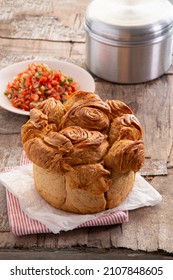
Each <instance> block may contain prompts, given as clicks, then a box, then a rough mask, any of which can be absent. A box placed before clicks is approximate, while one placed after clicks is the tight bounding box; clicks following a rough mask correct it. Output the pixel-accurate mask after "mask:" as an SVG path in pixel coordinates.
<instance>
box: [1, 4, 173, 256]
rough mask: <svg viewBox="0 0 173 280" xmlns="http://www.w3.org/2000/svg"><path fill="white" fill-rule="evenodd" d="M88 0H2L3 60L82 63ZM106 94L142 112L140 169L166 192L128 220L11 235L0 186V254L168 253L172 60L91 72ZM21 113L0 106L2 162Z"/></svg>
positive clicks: (9, 158) (15, 149) (16, 135)
mask: <svg viewBox="0 0 173 280" xmlns="http://www.w3.org/2000/svg"><path fill="white" fill-rule="evenodd" d="M89 2H90V0H83V1H79V0H68V1H67V0H37V1H34V0H17V1H14V0H3V1H2V0H1V1H0V4H1V9H0V68H1V69H2V68H3V67H6V66H8V65H10V64H12V63H15V62H18V61H23V60H27V59H34V58H50V59H60V60H65V61H69V62H73V63H75V64H77V65H79V66H81V67H83V68H86V66H85V33H84V29H83V19H84V13H85V9H86V7H87V5H88V4H89ZM94 79H95V83H96V93H98V94H99V95H100V96H101V97H102V98H103V99H106V98H108V99H120V100H122V101H124V102H125V103H126V104H128V105H129V106H130V107H131V108H132V109H133V110H134V113H135V114H136V116H137V117H138V118H139V120H140V122H141V124H142V127H143V131H144V141H145V153H146V154H145V156H146V163H145V168H144V170H143V175H145V178H146V179H147V180H149V182H150V183H151V184H152V186H153V187H154V188H155V189H156V190H158V191H159V192H160V194H161V195H162V196H163V201H162V202H161V203H160V204H158V205H157V206H155V207H145V208H141V209H138V210H134V211H130V213H129V215H130V220H129V222H128V223H124V224H122V225H114V226H104V227H93V228H80V229H75V230H72V231H69V232H61V233H60V234H57V235H54V234H37V235H28V236H21V237H15V236H14V235H13V234H12V233H10V230H9V223H8V217H7V207H6V196H5V189H4V187H3V186H2V185H1V186H0V258H1V259H13V258H16V259H33V258H34V259H44V258H45V259H46V258H49V259H77V258H80V259H123V258H125V259H135V258H138V259H147V258H153V259H173V234H172V233H173V199H172V197H173V183H172V182H173V67H172V66H171V68H170V69H169V71H168V72H167V73H166V74H165V75H163V76H162V77H160V78H159V79H156V80H154V81H151V82H147V83H143V84H138V85H118V84H113V83H109V82H106V81H103V80H101V79H99V78H97V77H94ZM26 120H27V117H26V116H21V115H16V114H13V113H11V112H8V111H5V110H4V109H1V110H0V158H1V161H0V170H3V168H4V167H6V166H14V165H18V164H19V161H20V156H21V152H22V144H21V137H20V129H21V125H22V124H23V123H25V122H26Z"/></svg>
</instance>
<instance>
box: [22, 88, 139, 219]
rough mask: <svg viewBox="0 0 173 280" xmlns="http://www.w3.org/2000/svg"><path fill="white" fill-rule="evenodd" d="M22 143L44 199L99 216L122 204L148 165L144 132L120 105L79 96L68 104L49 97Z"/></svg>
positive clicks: (33, 115)
mask: <svg viewBox="0 0 173 280" xmlns="http://www.w3.org/2000/svg"><path fill="white" fill-rule="evenodd" d="M21 133H22V142H23V147H24V150H25V152H26V154H27V156H28V158H29V159H30V160H31V161H32V162H33V175H34V181H35V185H36V188H37V190H38V192H39V193H40V195H41V196H42V197H43V198H44V199H45V200H46V201H47V202H48V203H49V204H50V205H52V206H53V207H56V208H58V209H62V210H64V211H68V212H73V213H81V214H86V213H96V212H101V211H103V210H105V209H108V208H113V207H115V206H117V205H119V204H120V203H121V202H122V201H124V200H125V198H126V197H127V196H128V194H129V193H130V191H131V190H132V188H133V185H134V180H135V173H136V172H137V171H138V170H139V169H140V168H141V166H142V164H143V162H144V143H143V141H142V129H141V125H140V123H139V121H138V120H137V118H136V117H135V116H134V114H133V112H132V110H131V109H130V108H129V107H128V106H127V105H126V104H124V103H123V102H121V101H119V100H107V101H103V100H101V98H100V97H99V96H98V95H96V94H95V93H92V92H84V91H78V92H75V93H74V94H73V95H72V96H71V97H70V98H69V99H68V101H67V102H66V104H65V105H63V104H62V103H61V102H60V101H57V100H55V99H53V98H49V99H47V100H45V101H43V102H42V103H40V104H39V105H38V107H37V108H34V109H32V110H31V112H30V119H29V120H28V121H27V123H26V124H24V125H23V126H22V131H21Z"/></svg>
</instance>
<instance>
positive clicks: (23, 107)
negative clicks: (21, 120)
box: [20, 103, 30, 111]
mask: <svg viewBox="0 0 173 280" xmlns="http://www.w3.org/2000/svg"><path fill="white" fill-rule="evenodd" d="M20 107H21V109H22V110H25V111H28V110H29V109H30V108H29V105H27V104H26V103H22V104H21V106H20Z"/></svg>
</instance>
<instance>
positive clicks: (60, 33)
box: [0, 0, 90, 42]
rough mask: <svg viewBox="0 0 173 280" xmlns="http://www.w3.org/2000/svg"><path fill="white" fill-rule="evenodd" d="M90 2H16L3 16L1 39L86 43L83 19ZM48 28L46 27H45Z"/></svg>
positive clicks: (0, 16) (3, 10) (1, 19)
mask: <svg viewBox="0 0 173 280" xmlns="http://www.w3.org/2000/svg"><path fill="white" fill-rule="evenodd" d="M89 2H90V1H89V0H85V1H75V0H74V1H66V0H65V1H62V0H61V1H58V2H57V1H55V0H53V1H48V0H46V1H34V0H32V1H29V3H28V2H27V1H24V0H18V1H13V5H10V4H9V5H7V3H4V5H2V7H1V13H0V21H1V25H0V37H2V38H3V37H4V38H7V37H8V38H25V39H40V40H53V41H77V42H84V40H85V34H84V29H83V17H84V12H85V9H86V7H87V5H88V3H89ZM43 26H44V28H43Z"/></svg>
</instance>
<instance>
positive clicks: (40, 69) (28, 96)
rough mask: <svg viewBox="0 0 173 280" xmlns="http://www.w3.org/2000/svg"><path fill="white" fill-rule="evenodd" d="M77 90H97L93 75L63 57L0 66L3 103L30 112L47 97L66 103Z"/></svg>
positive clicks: (24, 112)
mask: <svg viewBox="0 0 173 280" xmlns="http://www.w3.org/2000/svg"><path fill="white" fill-rule="evenodd" d="M77 90H84V91H91V92H94V91H95V83H94V79H93V78H92V76H91V75H90V74H89V73H88V72H87V71H86V70H85V69H83V68H81V67H79V66H77V65H75V64H73V63H69V62H66V61H61V60H50V59H49V60H48V59H47V60H46V59H44V60H27V61H22V62H19V63H15V64H12V65H10V66H8V67H6V68H3V69H2V70H0V106H1V107H2V108H4V109H6V110H8V111H11V112H13V113H17V114H21V115H29V113H30V110H31V109H32V108H34V107H36V106H37V104H38V103H39V102H41V101H43V100H45V99H47V98H50V97H53V98H55V99H56V100H59V101H61V102H62V103H65V102H66V100H67V99H68V97H69V96H70V95H71V94H72V93H73V92H75V91H77Z"/></svg>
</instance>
